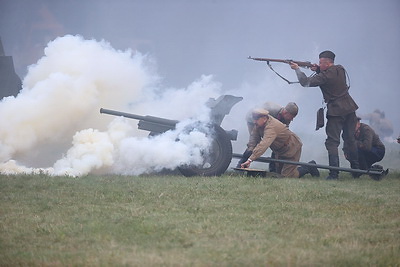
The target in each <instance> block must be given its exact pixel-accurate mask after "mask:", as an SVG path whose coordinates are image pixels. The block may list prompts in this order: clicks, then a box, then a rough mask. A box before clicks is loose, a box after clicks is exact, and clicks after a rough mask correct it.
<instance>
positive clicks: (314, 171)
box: [308, 160, 319, 177]
mask: <svg viewBox="0 0 400 267" xmlns="http://www.w3.org/2000/svg"><path fill="white" fill-rule="evenodd" d="M308 163H312V164H317V163H316V162H315V160H312V161H309V162H308ZM308 168H309V170H310V174H311V176H312V177H319V170H318V168H317V167H308Z"/></svg>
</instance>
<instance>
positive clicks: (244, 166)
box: [240, 160, 251, 168]
mask: <svg viewBox="0 0 400 267" xmlns="http://www.w3.org/2000/svg"><path fill="white" fill-rule="evenodd" d="M250 164H251V161H250V160H247V161H246V162H244V163H242V164H241V165H240V167H242V168H248V167H250Z"/></svg>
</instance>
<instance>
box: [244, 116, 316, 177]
mask: <svg viewBox="0 0 400 267" xmlns="http://www.w3.org/2000/svg"><path fill="white" fill-rule="evenodd" d="M252 114H253V120H254V123H255V127H254V128H253V130H252V132H251V135H250V139H249V143H248V144H247V148H248V150H249V151H252V153H251V155H250V157H249V158H248V159H247V160H246V161H245V162H244V163H242V164H241V167H242V168H248V167H249V166H250V164H251V162H252V161H254V160H256V159H257V158H259V157H260V156H262V155H263V154H264V153H265V151H266V150H267V149H268V148H271V150H272V151H273V152H274V153H275V154H276V156H277V158H279V159H284V160H290V161H297V162H298V161H299V160H300V156H301V148H302V145H303V144H302V143H301V141H300V138H299V137H298V136H297V135H296V134H294V133H293V132H292V131H290V130H289V128H288V127H287V126H286V125H285V124H283V123H282V122H280V121H278V120H277V119H275V118H274V117H272V116H270V115H269V112H268V111H267V110H264V109H256V110H254V111H253V113H252ZM280 173H281V174H282V175H283V176H285V177H302V176H304V175H305V174H307V173H311V174H312V175H313V176H319V172H318V170H317V168H310V167H303V166H301V167H297V166H296V165H292V164H283V165H282V170H281V171H280Z"/></svg>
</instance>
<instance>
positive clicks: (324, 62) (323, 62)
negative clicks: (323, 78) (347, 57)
mask: <svg viewBox="0 0 400 267" xmlns="http://www.w3.org/2000/svg"><path fill="white" fill-rule="evenodd" d="M334 62H335V54H334V53H333V52H332V51H329V50H326V51H323V52H321V53H320V54H319V68H320V69H321V70H322V71H323V70H327V69H328V68H329V67H330V66H333V65H334Z"/></svg>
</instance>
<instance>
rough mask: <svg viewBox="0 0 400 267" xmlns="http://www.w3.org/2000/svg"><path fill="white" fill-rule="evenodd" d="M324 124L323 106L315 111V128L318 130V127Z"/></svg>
mask: <svg viewBox="0 0 400 267" xmlns="http://www.w3.org/2000/svg"><path fill="white" fill-rule="evenodd" d="M324 126H325V116H324V108H319V109H318V111H317V123H316V125H315V130H316V131H318V130H319V129H320V128H322V127H324Z"/></svg>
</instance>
